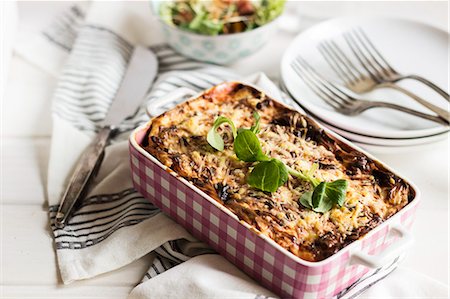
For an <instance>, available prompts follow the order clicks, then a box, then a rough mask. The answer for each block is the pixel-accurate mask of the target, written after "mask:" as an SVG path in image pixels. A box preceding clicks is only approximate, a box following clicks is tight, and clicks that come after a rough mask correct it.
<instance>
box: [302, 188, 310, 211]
mask: <svg viewBox="0 0 450 299" xmlns="http://www.w3.org/2000/svg"><path fill="white" fill-rule="evenodd" d="M312 195H313V191H308V192H305V193H303V194H302V196H301V197H300V204H301V205H302V206H304V207H305V208H308V209H310V210H312V209H313V207H312Z"/></svg>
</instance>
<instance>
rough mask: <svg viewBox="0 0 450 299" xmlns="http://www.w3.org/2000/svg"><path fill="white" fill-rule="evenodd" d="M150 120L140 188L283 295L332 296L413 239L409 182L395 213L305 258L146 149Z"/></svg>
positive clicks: (138, 171) (142, 132)
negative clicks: (322, 255) (315, 258)
mask: <svg viewBox="0 0 450 299" xmlns="http://www.w3.org/2000/svg"><path fill="white" fill-rule="evenodd" d="M187 93H189V92H188V91H187V90H181V91H177V93H176V94H175V95H172V96H171V97H167V98H162V99H160V100H158V101H157V102H153V103H152V105H151V106H150V109H149V112H150V114H151V115H157V114H159V113H160V112H162V111H161V109H160V108H161V107H162V106H164V107H167V102H171V101H176V100H178V99H180V98H182V97H183V95H186V94H187ZM201 94H202V93H200V94H198V95H196V96H194V97H193V98H196V97H198V96H200V95H201ZM307 119H308V122H314V121H313V120H310V119H309V118H307ZM150 123H151V122H150ZM150 123H148V124H146V125H144V126H142V127H140V128H138V129H136V130H135V131H134V132H133V133H132V135H131V137H130V155H131V170H132V178H133V182H134V185H135V187H136V189H137V190H138V191H139V192H141V193H142V194H143V195H144V196H145V197H147V198H148V199H149V200H151V201H152V202H154V203H155V204H156V205H158V206H159V207H160V208H161V209H162V210H163V211H164V212H165V213H166V214H168V215H169V216H170V217H172V218H173V219H174V220H175V221H177V222H178V223H180V224H181V225H183V226H184V227H185V228H186V229H187V230H188V231H190V232H191V233H192V234H193V235H194V236H195V237H197V238H199V239H201V240H203V241H205V242H207V243H208V244H209V245H210V246H211V247H212V248H214V249H215V250H217V251H218V252H219V253H220V254H222V255H223V256H225V257H226V258H227V259H228V260H229V261H230V262H232V263H234V264H236V265H237V266H238V267H239V268H240V269H242V270H243V271H245V272H246V273H247V274H248V275H250V276H251V277H253V278H254V279H255V280H257V281H259V282H261V283H262V284H263V285H264V286H266V287H267V288H269V289H271V290H272V291H274V292H275V293H277V294H279V295H280V296H282V297H289V298H291V297H295V298H302V297H303V298H304V297H314V298H315V297H320V298H322V297H331V296H334V295H336V294H338V293H339V292H340V291H342V290H343V289H345V288H346V287H348V286H350V285H351V284H353V283H354V282H355V281H356V280H357V279H359V278H360V277H361V276H362V275H364V274H365V273H366V272H367V271H368V270H369V268H374V267H375V268H376V267H380V266H383V265H384V264H386V263H389V262H392V259H393V258H395V257H397V256H398V255H399V254H400V253H401V252H402V251H403V250H404V249H405V247H406V246H408V245H409V244H410V243H411V240H412V239H411V236H410V234H409V232H408V228H409V227H410V225H411V224H412V221H413V216H414V212H415V210H416V207H417V203H418V201H419V191H418V190H417V188H416V187H415V186H414V185H413V184H411V183H410V182H408V184H409V185H410V187H411V189H412V190H413V194H414V198H413V199H411V200H410V202H409V204H408V205H406V206H405V207H404V208H403V209H402V210H400V211H399V212H398V213H396V214H395V215H394V216H392V217H391V218H389V219H388V220H386V221H385V222H383V223H382V224H380V225H379V226H377V227H376V228H374V229H372V230H371V231H370V232H369V233H367V234H366V235H365V236H364V237H362V238H361V239H359V240H357V241H355V242H353V243H351V244H350V245H347V246H346V247H344V248H343V249H341V250H340V251H338V252H337V253H335V254H334V255H332V256H330V257H328V258H326V259H324V260H322V261H320V262H308V261H305V260H302V259H300V258H299V257H297V256H295V255H294V254H292V253H290V252H289V251H287V250H286V249H284V248H282V247H281V246H279V245H278V244H277V243H275V241H273V240H272V239H270V238H268V237H266V236H265V235H262V234H260V233H259V232H258V231H257V230H255V229H254V228H253V227H251V226H250V225H249V224H247V223H246V222H243V221H240V220H239V219H238V218H237V216H236V215H234V214H233V213H232V212H231V211H229V210H228V209H227V208H225V207H224V206H223V205H221V204H220V203H218V202H217V201H216V200H214V199H213V198H211V197H210V196H208V195H206V194H205V193H204V192H202V191H201V190H199V189H198V188H197V187H195V186H194V185H193V184H192V183H190V182H188V181H186V180H185V179H183V178H181V177H179V176H178V175H177V174H176V173H175V172H174V171H172V170H171V169H169V168H167V167H166V166H164V165H163V164H161V163H160V162H159V161H158V160H157V159H156V158H155V157H153V156H152V155H150V154H149V153H148V152H147V151H146V150H144V149H143V147H142V146H141V144H142V141H143V140H144V138H145V137H146V134H147V130H148V127H149V125H150ZM319 127H320V128H321V129H323V130H324V131H325V132H326V133H327V134H328V135H329V136H331V137H332V138H333V139H335V140H338V141H340V142H342V143H344V144H346V145H347V146H349V147H351V148H352V149H354V150H355V151H359V152H361V153H363V154H364V155H366V156H368V157H369V158H371V159H373V160H375V159H374V158H373V157H371V156H370V155H369V154H367V153H365V152H364V151H362V150H361V149H359V148H357V147H356V146H354V145H352V144H350V143H349V142H348V141H346V140H344V139H343V138H341V137H339V136H338V135H336V134H334V133H332V132H330V131H329V130H327V129H324V128H322V127H321V126H320V125H319ZM386 168H387V169H388V170H389V171H391V172H393V171H392V170H391V169H389V168H388V167H386ZM393 173H394V172H393Z"/></svg>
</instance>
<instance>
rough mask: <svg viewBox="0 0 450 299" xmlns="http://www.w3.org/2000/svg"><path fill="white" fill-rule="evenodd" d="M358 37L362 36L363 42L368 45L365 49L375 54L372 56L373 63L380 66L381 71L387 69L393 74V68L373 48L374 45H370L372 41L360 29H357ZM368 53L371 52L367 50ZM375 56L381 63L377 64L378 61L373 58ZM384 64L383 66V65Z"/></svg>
mask: <svg viewBox="0 0 450 299" xmlns="http://www.w3.org/2000/svg"><path fill="white" fill-rule="evenodd" d="M357 29H358V30H357V31H358V32H359V34H360V36H362V39H364V40H365V43H363V44H366V45H368V47H367V48H369V49H372V53H375V55H372V57H373V58H374V60H375V62H376V63H377V64H378V65H380V67H381V68H382V69H387V70H389V71H391V72H393V73H396V71H395V70H394V68H392V67H391V65H390V64H389V63H388V62H387V61H386V59H385V58H384V57H383V55H381V53H380V51H378V49H377V48H376V47H375V45H374V44H373V43H372V41H371V40H370V39H369V37H368V36H367V34H366V33H365V32H364V30H362V28H361V27H358V28H357ZM368 52H369V53H370V52H371V51H370V50H368ZM375 56H378V58H379V59H380V60H381V63H380V62H379V60H377V59H376V58H375ZM383 64H384V65H383Z"/></svg>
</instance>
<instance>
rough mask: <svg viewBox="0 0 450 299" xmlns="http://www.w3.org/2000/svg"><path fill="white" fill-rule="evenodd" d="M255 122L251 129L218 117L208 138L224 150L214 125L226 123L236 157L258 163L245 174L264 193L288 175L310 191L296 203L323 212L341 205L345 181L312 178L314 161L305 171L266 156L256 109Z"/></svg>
mask: <svg viewBox="0 0 450 299" xmlns="http://www.w3.org/2000/svg"><path fill="white" fill-rule="evenodd" d="M253 117H254V118H255V124H254V125H253V126H252V127H251V128H250V129H244V128H239V130H237V131H236V127H235V125H234V123H233V121H231V120H230V119H228V118H226V117H223V116H219V117H218V118H217V119H216V120H215V121H214V125H213V127H212V128H211V129H210V130H209V132H208V136H207V141H208V143H209V144H210V145H211V146H212V147H213V148H215V149H216V150H219V151H222V150H223V149H224V142H223V139H222V137H221V136H220V134H219V133H217V128H218V127H219V126H220V125H221V124H223V123H228V124H229V125H230V127H231V129H232V132H233V137H234V152H235V153H236V156H237V157H238V159H239V160H242V161H245V162H258V163H257V164H256V165H255V167H254V168H253V170H252V171H251V172H250V175H249V176H248V179H247V183H248V184H249V185H250V186H252V187H255V188H257V189H260V190H262V191H266V192H275V191H277V190H278V188H279V187H280V186H282V185H284V184H285V183H286V182H287V180H288V174H290V175H292V176H295V177H297V178H299V179H302V180H305V181H308V182H309V183H310V184H311V185H312V186H313V188H314V189H313V190H312V191H308V192H306V193H304V194H303V195H302V196H301V197H300V199H299V203H300V204H301V205H302V206H304V207H306V208H308V209H311V210H313V211H315V212H318V213H325V212H327V211H329V210H330V209H331V208H332V207H333V206H334V205H336V204H337V205H339V206H342V205H343V204H344V201H345V194H346V190H347V187H348V183H347V181H346V180H342V179H341V180H336V181H333V182H322V181H320V180H319V179H317V178H315V177H314V172H315V171H316V170H317V168H318V165H317V164H313V166H312V167H311V169H310V170H309V171H307V172H303V171H297V170H294V169H292V168H290V167H288V166H286V165H285V164H284V163H283V162H282V161H280V160H278V159H274V158H270V157H268V156H267V155H266V154H264V153H263V151H262V147H261V143H260V142H259V139H258V137H257V136H256V134H258V133H259V126H260V116H259V114H258V113H257V112H254V113H253Z"/></svg>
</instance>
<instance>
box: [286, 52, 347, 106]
mask: <svg viewBox="0 0 450 299" xmlns="http://www.w3.org/2000/svg"><path fill="white" fill-rule="evenodd" d="M291 66H292V68H293V69H294V71H295V72H296V73H297V75H299V76H300V78H302V80H303V81H304V82H305V83H306V85H308V87H309V88H311V90H312V91H313V92H314V93H315V94H316V95H317V96H319V97H320V98H321V99H322V100H324V101H325V102H326V103H327V104H328V105H330V106H331V107H333V108H334V109H336V110H338V109H340V108H342V107H341V103H340V102H337V101H336V100H335V99H334V98H333V97H331V96H330V95H329V94H327V93H326V92H325V91H324V90H322V89H321V88H320V87H319V86H317V84H316V83H315V82H314V81H312V80H311V79H310V78H309V77H308V76H307V74H306V73H305V71H304V69H303V67H302V66H301V65H300V63H299V61H298V60H297V59H296V60H294V61H293V62H292V64H291Z"/></svg>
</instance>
